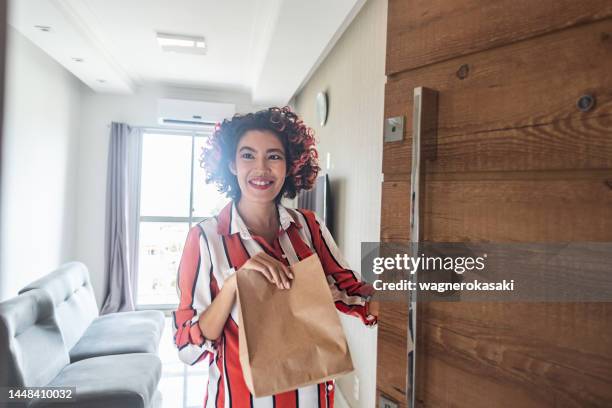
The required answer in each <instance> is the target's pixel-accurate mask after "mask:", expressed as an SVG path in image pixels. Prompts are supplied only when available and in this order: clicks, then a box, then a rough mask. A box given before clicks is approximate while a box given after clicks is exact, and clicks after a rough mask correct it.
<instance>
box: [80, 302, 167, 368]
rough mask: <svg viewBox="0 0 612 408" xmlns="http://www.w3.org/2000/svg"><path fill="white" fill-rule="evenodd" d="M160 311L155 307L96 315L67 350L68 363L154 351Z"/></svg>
mask: <svg viewBox="0 0 612 408" xmlns="http://www.w3.org/2000/svg"><path fill="white" fill-rule="evenodd" d="M163 329H164V314H163V313H162V312H160V311H157V310H143V311H136V312H121V313H111V314H107V315H103V316H100V317H98V318H97V319H96V320H94V321H93V323H92V324H91V325H90V326H89V327H88V328H87V330H85V333H84V334H83V336H82V337H81V339H80V340H79V341H78V342H77V344H76V345H75V346H74V347H73V348H72V349H71V350H70V360H71V361H72V362H75V361H79V360H83V359H85V358H91V357H97V356H106V355H113V354H128V353H157V347H158V345H159V340H160V338H161V334H162V331H163Z"/></svg>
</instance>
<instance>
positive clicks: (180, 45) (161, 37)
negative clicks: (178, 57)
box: [156, 33, 206, 55]
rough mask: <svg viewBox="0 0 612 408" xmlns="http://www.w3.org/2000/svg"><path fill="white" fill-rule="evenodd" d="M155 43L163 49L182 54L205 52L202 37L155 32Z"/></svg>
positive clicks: (204, 43) (204, 42)
mask: <svg viewBox="0 0 612 408" xmlns="http://www.w3.org/2000/svg"><path fill="white" fill-rule="evenodd" d="M156 35H157V43H158V44H159V46H160V47H161V49H162V50H163V51H167V52H180V53H184V54H200V55H202V54H206V41H205V40H204V37H201V36H192V35H180V34H168V33H156Z"/></svg>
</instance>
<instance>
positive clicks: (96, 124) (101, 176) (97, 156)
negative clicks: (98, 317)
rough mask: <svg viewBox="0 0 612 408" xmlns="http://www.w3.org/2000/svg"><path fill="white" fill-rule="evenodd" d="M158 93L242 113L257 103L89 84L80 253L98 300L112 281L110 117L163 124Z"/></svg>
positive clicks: (84, 108) (221, 95)
mask: <svg viewBox="0 0 612 408" xmlns="http://www.w3.org/2000/svg"><path fill="white" fill-rule="evenodd" d="M159 98H177V99H194V100H203V101H209V102H228V103H234V104H236V111H237V112H241V113H244V112H249V111H252V110H254V109H257V107H254V106H251V105H250V97H249V96H248V95H244V94H232V93H227V92H221V91H219V92H214V91H203V90H197V89H189V88H177V87H168V86H160V85H147V86H143V87H142V88H141V89H139V90H138V91H137V92H136V93H135V94H134V95H108V94H97V93H94V92H92V91H90V90H89V89H87V91H85V92H84V95H83V100H82V103H81V114H80V116H81V120H80V127H79V139H80V143H79V154H78V156H79V165H78V166H79V175H78V182H77V191H78V196H79V201H78V211H77V236H78V241H77V243H76V259H78V260H79V261H81V262H83V263H85V264H86V265H87V266H88V267H89V272H90V274H91V280H92V285H93V287H94V292H95V294H96V300H97V302H98V306H100V305H101V304H102V302H103V301H104V296H105V293H106V287H107V282H108V281H107V278H106V275H105V272H104V267H105V266H104V265H105V263H104V256H105V252H104V234H105V216H106V212H105V208H106V171H107V160H108V145H109V136H110V123H111V122H124V123H127V124H129V125H132V126H144V127H146V126H150V127H157V126H159V124H158V123H157V100H158V99H159Z"/></svg>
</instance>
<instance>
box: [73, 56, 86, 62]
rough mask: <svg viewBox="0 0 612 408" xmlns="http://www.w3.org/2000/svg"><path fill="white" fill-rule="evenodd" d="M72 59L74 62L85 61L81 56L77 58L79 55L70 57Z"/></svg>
mask: <svg viewBox="0 0 612 408" xmlns="http://www.w3.org/2000/svg"><path fill="white" fill-rule="evenodd" d="M72 60H73V61H74V62H83V61H85V60H84V59H83V58H79V57H72Z"/></svg>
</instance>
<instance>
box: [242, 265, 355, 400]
mask: <svg viewBox="0 0 612 408" xmlns="http://www.w3.org/2000/svg"><path fill="white" fill-rule="evenodd" d="M291 269H292V272H293V276H294V279H293V281H292V285H291V289H288V290H287V289H285V290H283V289H278V288H277V287H276V286H275V285H272V284H270V283H269V282H268V281H267V280H266V278H265V277H264V276H262V274H261V273H259V272H256V271H252V270H240V271H238V273H237V276H236V277H237V283H238V310H239V323H238V325H239V328H240V329H239V330H240V331H239V349H240V364H241V366H242V371H243V374H244V379H245V382H246V384H247V387H248V388H249V390H250V391H251V393H252V394H253V395H254V396H256V397H263V396H267V395H273V394H278V393H281V392H285V391H290V390H294V389H296V388H298V387H302V386H305V385H309V384H317V383H320V382H323V381H326V380H330V379H332V378H335V377H337V376H339V375H342V374H345V373H348V372H350V371H352V370H353V364H352V361H351V356H350V353H349V349H348V345H347V343H346V338H345V337H344V332H343V330H342V325H341V323H340V318H339V317H338V313H337V312H336V308H335V307H334V302H333V299H332V296H331V292H330V290H329V286H328V284H327V280H326V278H325V274H324V272H323V267H322V266H321V262H320V261H319V257H318V256H317V255H316V254H314V255H311V256H309V257H308V258H306V259H304V260H302V261H301V262H298V263H297V264H294V265H293V266H292V267H291Z"/></svg>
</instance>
